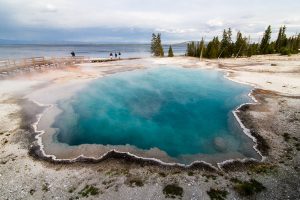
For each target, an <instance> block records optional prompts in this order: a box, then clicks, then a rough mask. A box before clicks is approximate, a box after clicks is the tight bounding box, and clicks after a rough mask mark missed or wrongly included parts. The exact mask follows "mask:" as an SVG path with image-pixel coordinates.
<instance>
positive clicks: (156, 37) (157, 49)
mask: <svg viewBox="0 0 300 200" xmlns="http://www.w3.org/2000/svg"><path fill="white" fill-rule="evenodd" d="M151 54H152V55H154V56H156V57H164V55H165V53H164V49H163V46H162V43H161V34H160V33H158V34H155V33H153V34H152V40H151ZM173 56H174V54H173V49H172V46H170V47H169V51H168V57H173Z"/></svg>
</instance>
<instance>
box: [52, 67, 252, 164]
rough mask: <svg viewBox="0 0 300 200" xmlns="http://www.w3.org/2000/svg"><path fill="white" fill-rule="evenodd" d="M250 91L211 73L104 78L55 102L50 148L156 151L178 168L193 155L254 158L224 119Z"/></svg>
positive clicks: (169, 71)
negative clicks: (59, 145) (57, 109)
mask: <svg viewBox="0 0 300 200" xmlns="http://www.w3.org/2000/svg"><path fill="white" fill-rule="evenodd" d="M250 90H251V87H250V86H246V85H242V84H237V83H235V82H232V81H229V80H227V79H226V78H224V74H223V73H221V72H217V71H213V70H199V69H185V68H182V67H153V68H149V69H146V70H137V71H132V72H124V73H118V74H114V75H110V76H107V77H105V78H101V79H97V80H94V81H92V82H91V83H90V84H88V85H87V86H86V87H85V88H84V89H82V90H81V91H80V92H78V93H76V94H75V95H74V96H73V97H72V98H71V99H68V100H64V101H60V102H59V107H60V109H62V110H63V112H62V113H61V114H60V115H58V116H57V117H56V120H55V123H54V124H53V125H52V127H54V128H56V130H57V132H56V134H55V138H54V140H55V141H56V142H58V143H65V144H67V145H69V146H76V145H81V144H99V145H104V146H106V145H109V146H115V147H116V149H117V148H118V147H119V146H124V145H126V146H130V147H132V149H137V150H140V151H144V152H147V151H150V150H151V149H153V148H156V149H159V150H160V151H162V152H164V153H165V154H166V155H167V156H168V157H170V158H172V159H173V160H174V161H176V162H179V163H185V164H186V163H190V162H192V161H195V160H197V159H199V158H200V157H199V156H200V155H201V156H203V155H204V156H205V155H208V156H213V155H216V156H220V155H222V154H227V155H228V154H229V155H230V154H236V153H238V154H239V155H243V156H244V157H255V156H257V155H256V152H255V151H254V149H253V148H252V146H253V142H252V141H251V140H250V138H248V137H247V136H246V135H245V134H244V133H243V132H242V130H241V128H240V127H239V124H238V123H237V121H236V119H235V118H234V116H233V114H232V111H233V110H234V109H236V108H237V107H238V106H239V105H241V104H243V103H245V102H250V101H251V99H250V98H249V97H248V93H249V92H250ZM130 153H133V154H135V152H134V150H133V152H130ZM243 156H242V157H243ZM151 158H155V154H153V155H151Z"/></svg>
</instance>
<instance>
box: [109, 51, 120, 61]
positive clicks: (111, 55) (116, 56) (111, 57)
mask: <svg viewBox="0 0 300 200" xmlns="http://www.w3.org/2000/svg"><path fill="white" fill-rule="evenodd" d="M109 56H110V59H113V53H112V52H110V54H109ZM118 56H119V59H121V52H119V53H117V52H115V59H117V58H118Z"/></svg>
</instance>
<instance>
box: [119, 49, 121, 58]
mask: <svg viewBox="0 0 300 200" xmlns="http://www.w3.org/2000/svg"><path fill="white" fill-rule="evenodd" d="M120 59H121V52H120V51H119V60H120Z"/></svg>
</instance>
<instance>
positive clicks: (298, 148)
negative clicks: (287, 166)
mask: <svg viewBox="0 0 300 200" xmlns="http://www.w3.org/2000/svg"><path fill="white" fill-rule="evenodd" d="M295 147H296V149H297V151H300V143H296V144H295Z"/></svg>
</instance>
